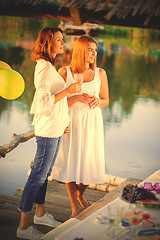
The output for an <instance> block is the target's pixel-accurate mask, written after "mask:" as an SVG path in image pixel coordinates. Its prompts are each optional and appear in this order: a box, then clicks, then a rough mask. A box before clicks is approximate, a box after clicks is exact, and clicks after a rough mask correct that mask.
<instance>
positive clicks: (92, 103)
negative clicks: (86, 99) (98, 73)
mask: <svg viewBox="0 0 160 240" xmlns="http://www.w3.org/2000/svg"><path fill="white" fill-rule="evenodd" d="M100 101H101V100H100V99H99V98H97V97H96V96H93V97H92V100H91V101H90V103H89V104H88V105H89V107H90V108H92V109H94V108H96V107H99V105H100Z"/></svg>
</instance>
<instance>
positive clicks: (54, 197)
mask: <svg viewBox="0 0 160 240" xmlns="http://www.w3.org/2000/svg"><path fill="white" fill-rule="evenodd" d="M21 194H22V189H21V190H20V191H18V192H17V193H15V194H13V195H7V194H0V236H1V239H2V240H15V239H16V240H17V239H18V238H17V237H16V229H17V226H18V224H19V219H20V213H19V212H18V211H17V208H18V205H19V201H20V197H21ZM105 194H106V192H103V191H98V190H92V189H87V190H86V194H85V196H86V198H87V199H88V200H89V201H90V203H91V204H93V203H94V202H96V201H98V200H100V199H101V198H102V197H104V196H105ZM46 210H47V212H48V213H50V214H52V215H53V216H54V217H55V219H57V220H58V221H61V222H65V221H66V220H68V219H69V217H70V215H71V209H70V201H69V197H68V193H67V190H66V187H65V184H63V183H58V182H48V188H47V194H46ZM34 213H35V207H34V208H33V210H32V212H31V220H32V219H33V216H34ZM31 224H32V222H31ZM36 227H37V229H38V230H39V231H42V232H43V233H47V232H49V231H50V230H52V228H50V227H46V226H36Z"/></svg>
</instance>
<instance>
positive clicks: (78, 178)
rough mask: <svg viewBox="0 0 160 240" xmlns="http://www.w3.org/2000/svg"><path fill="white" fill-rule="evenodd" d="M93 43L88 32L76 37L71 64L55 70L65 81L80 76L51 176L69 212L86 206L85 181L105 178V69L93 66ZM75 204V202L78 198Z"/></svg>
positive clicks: (106, 83)
mask: <svg viewBox="0 0 160 240" xmlns="http://www.w3.org/2000/svg"><path fill="white" fill-rule="evenodd" d="M96 57H97V43H96V41H95V40H94V39H93V38H91V37H90V36H81V37H79V38H78V39H77V40H76V43H75V47H74V49H73V54H72V60H71V64H70V66H68V67H62V68H61V69H60V70H59V74H60V75H61V76H62V77H63V78H64V80H65V82H66V85H67V86H69V85H70V84H72V83H75V81H77V79H75V74H77V75H76V77H77V76H79V77H81V78H82V77H83V83H82V92H81V93H80V94H72V95H70V96H69V97H68V106H69V116H70V128H69V133H68V134H65V135H64V136H63V141H62V145H61V150H60V154H59V156H58V158H57V159H56V162H55V165H54V168H53V170H52V178H54V179H57V180H59V181H61V182H65V183H66V187H67V191H68V195H69V198H70V202H71V209H72V215H71V217H75V216H76V215H77V214H78V212H79V204H80V205H81V207H82V208H83V209H85V208H87V207H88V206H89V202H88V201H87V200H86V199H85V198H84V195H83V194H84V191H85V190H86V188H87V186H88V185H89V184H102V183H104V181H105V159H104V133H103V131H104V130H103V118H102V113H101V108H102V107H106V106H108V104H109V90H108V80H107V75H106V72H105V70H103V69H101V68H98V67H96ZM77 201H78V202H79V204H78V202H77Z"/></svg>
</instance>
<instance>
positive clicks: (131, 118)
mask: <svg viewBox="0 0 160 240" xmlns="http://www.w3.org/2000/svg"><path fill="white" fill-rule="evenodd" d="M18 19H19V20H18V21H19V23H15V26H17V25H16V24H19V25H20V27H16V28H15V29H14V31H13V30H11V31H10V28H5V29H3V31H1V32H0V56H1V59H0V60H2V61H5V62H7V63H8V64H9V65H10V66H12V68H14V69H15V70H16V71H18V72H19V73H20V74H21V75H22V76H23V78H24V79H25V84H26V88H25V91H24V93H23V95H22V96H21V97H20V98H18V99H17V100H14V101H8V100H4V99H2V98H0V133H1V134H0V145H3V144H5V143H8V142H9V141H10V139H11V136H12V134H13V133H17V134H20V133H23V132H25V131H28V130H29V129H31V122H32V116H31V115H30V114H29V110H30V106H31V102H32V99H33V95H34V86H33V73H34V66H35V63H34V62H32V61H31V60H30V53H31V50H32V49H33V46H34V41H35V39H36V37H37V34H38V32H39V30H40V29H41V27H42V25H41V24H39V25H38V27H36V26H37V25H36V22H35V21H33V20H25V23H26V25H25V26H26V28H24V25H23V27H22V26H21V24H22V22H21V18H18ZM23 21H24V20H23ZM28 21H30V22H29V24H27V23H28ZM10 24H11V23H10ZM23 24H24V22H23ZM2 32H3V33H5V34H2ZM4 36H5V37H4ZM76 38H77V37H76V36H65V42H66V46H65V52H64V56H63V63H62V65H63V66H65V65H67V64H69V61H70V57H71V53H72V49H73V46H74V43H75V40H76ZM96 40H97V42H98V61H97V62H98V66H99V67H102V68H104V69H105V70H106V71H107V75H108V80H109V89H110V105H109V107H107V108H105V109H103V110H102V112H103V119H104V132H105V154H106V173H108V174H112V175H117V176H120V177H135V178H139V179H144V178H146V177H147V176H149V175H150V174H152V173H153V172H154V171H155V170H157V169H159V167H160V164H159V158H160V148H159V142H160V135H159V132H160V125H159V119H160V43H159V42H156V41H154V42H153V41H151V40H147V39H130V38H127V37H125V38H124V37H119V38H118V37H116V38H114V37H111V36H110V37H108V36H107V35H99V36H98V37H96ZM59 67H60V65H59V66H58V68H59ZM35 149H36V146H35V140H34V139H31V140H29V141H28V142H26V143H21V144H20V145H19V146H18V147H17V148H16V149H15V150H13V151H12V152H10V153H8V154H7V156H6V158H5V159H0V169H1V170H0V172H1V174H0V192H7V193H14V192H15V191H16V188H18V187H23V186H24V183H25V181H26V179H27V171H28V169H29V165H30V162H31V160H32V159H33V157H34V153H35Z"/></svg>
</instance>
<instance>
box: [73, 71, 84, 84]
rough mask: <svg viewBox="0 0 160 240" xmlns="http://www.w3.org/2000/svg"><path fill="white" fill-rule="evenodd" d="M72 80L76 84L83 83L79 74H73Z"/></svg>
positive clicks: (81, 75)
mask: <svg viewBox="0 0 160 240" xmlns="http://www.w3.org/2000/svg"><path fill="white" fill-rule="evenodd" d="M74 79H75V81H76V82H78V83H83V74H81V73H75V74H74Z"/></svg>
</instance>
